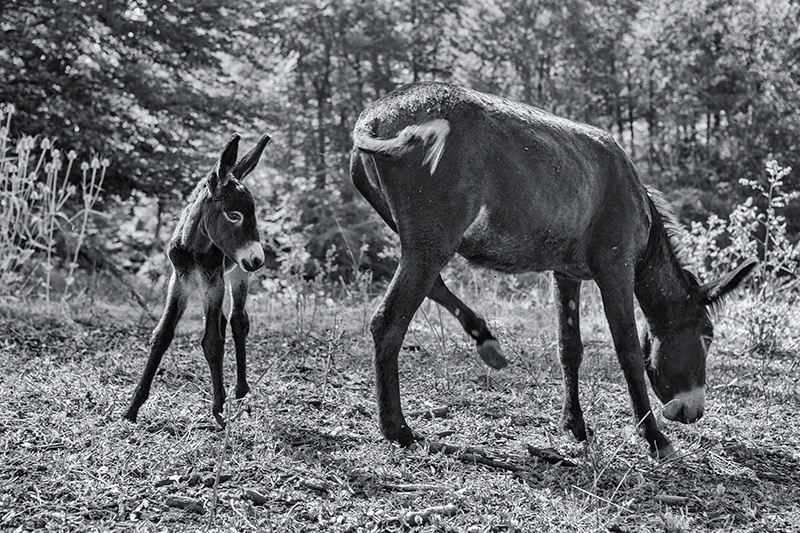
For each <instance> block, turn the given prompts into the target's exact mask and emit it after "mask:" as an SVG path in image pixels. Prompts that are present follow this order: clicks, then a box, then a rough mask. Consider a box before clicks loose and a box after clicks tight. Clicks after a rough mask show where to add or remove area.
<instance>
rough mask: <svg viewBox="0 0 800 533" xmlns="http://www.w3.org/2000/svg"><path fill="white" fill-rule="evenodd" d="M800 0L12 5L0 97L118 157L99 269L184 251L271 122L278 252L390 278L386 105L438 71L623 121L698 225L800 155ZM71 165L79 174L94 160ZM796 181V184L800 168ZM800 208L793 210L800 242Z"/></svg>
mask: <svg viewBox="0 0 800 533" xmlns="http://www.w3.org/2000/svg"><path fill="white" fill-rule="evenodd" d="M799 11H800V5H798V3H797V2H796V1H794V0H677V1H671V2H664V1H661V0H566V1H564V0H558V1H556V0H513V1H512V0H402V1H398V0H369V1H366V0H337V1H323V0H316V1H296V0H271V1H269V2H259V1H251V0H226V1H224V2H223V1H221V0H201V1H196V0H171V1H166V2H154V1H144V0H132V1H117V0H108V1H65V0H58V1H55V0H25V1H21V0H12V1H4V2H2V3H0V79H2V80H3V82H2V84H0V102H4V103H6V104H13V106H14V107H15V114H14V118H13V121H11V122H9V124H10V131H9V130H4V134H6V135H8V136H9V138H10V139H11V140H12V141H13V140H14V139H17V138H19V137H20V136H21V135H23V134H24V135H31V136H35V137H34V138H35V139H41V138H43V137H44V136H46V137H47V138H49V139H51V140H52V141H54V143H55V146H57V147H59V148H60V149H62V150H64V151H66V150H72V151H75V152H76V154H73V155H77V160H78V161H80V160H90V159H92V158H97V157H101V158H104V160H105V161H104V163H107V164H108V167H107V168H105V167H104V169H105V171H106V175H105V181H104V182H103V184H102V188H101V189H100V190H99V191H98V196H99V198H98V200H97V202H96V203H95V204H94V205H93V210H94V211H95V213H94V215H95V216H93V217H91V220H89V221H88V223H87V225H86V231H85V233H86V235H85V239H84V241H83V249H82V250H81V253H80V260H81V261H80V263H81V266H83V267H90V266H93V267H94V268H95V269H102V268H105V267H109V268H118V269H122V270H123V271H125V272H127V273H130V274H135V275H138V276H140V277H147V275H148V273H152V272H153V271H162V269H164V268H166V265H165V264H164V260H163V255H164V254H163V246H164V243H165V241H166V240H167V238H168V237H169V234H170V231H171V228H172V226H173V224H174V221H175V218H176V215H177V213H178V212H179V211H180V209H181V208H182V207H183V202H184V199H185V196H186V195H187V193H188V192H189V191H190V190H191V188H192V187H193V185H194V184H195V183H196V181H197V180H198V179H199V178H200V177H202V175H203V174H204V173H205V172H207V171H208V170H209V169H210V167H211V165H212V164H213V162H214V160H215V158H216V157H217V155H218V153H219V151H220V150H221V148H222V146H223V144H224V142H225V140H226V139H227V138H228V137H229V135H230V134H231V133H232V132H234V131H237V132H240V133H241V134H242V135H243V136H244V137H245V142H244V143H243V145H244V146H247V145H248V143H251V142H254V141H255V139H257V137H258V136H259V135H260V134H261V133H262V132H268V133H270V134H271V135H272V136H273V142H272V143H271V145H270V146H269V147H268V149H267V151H266V153H265V156H264V158H263V160H262V163H261V165H260V166H259V171H258V172H257V173H256V174H257V175H256V176H255V177H254V178H252V181H251V182H250V183H249V185H250V188H251V189H252V190H253V191H254V194H255V195H256V197H257V200H258V203H259V207H260V209H261V212H260V216H261V222H262V226H263V228H262V229H263V230H264V234H265V239H266V241H267V242H266V243H267V244H268V245H269V247H271V248H272V251H273V256H274V259H275V261H274V263H273V266H276V267H278V266H281V265H283V266H286V265H289V264H291V265H292V268H297V266H298V265H302V268H303V269H305V271H306V273H307V274H311V275H313V274H314V273H315V271H317V270H319V269H320V267H319V265H320V264H323V263H327V265H328V272H330V274H331V277H332V278H334V279H336V278H341V279H344V280H345V281H351V280H352V279H353V278H354V277H355V276H356V272H357V271H358V270H364V269H368V270H371V272H372V274H373V276H374V277H375V279H381V278H386V277H387V276H388V275H390V274H391V270H392V268H393V267H392V264H393V263H392V255H393V253H392V252H391V251H390V250H391V245H392V242H393V241H392V240H391V236H390V235H388V234H387V231H386V230H385V228H384V227H383V224H382V223H381V222H380V221H379V220H378V219H377V217H376V216H375V215H374V214H373V213H372V212H371V210H370V209H369V208H368V206H367V205H366V203H365V202H364V201H363V200H362V199H361V198H360V196H359V195H358V194H357V193H356V191H355V189H354V188H353V187H352V185H351V183H350V180H349V176H348V170H347V169H348V160H349V150H350V147H351V140H350V133H351V130H352V126H353V124H354V122H355V120H356V118H357V116H358V114H359V113H360V111H361V110H362V109H363V108H364V107H365V105H367V104H368V103H369V102H371V101H373V100H375V99H376V98H379V97H380V96H382V95H384V94H386V93H387V92H389V91H391V90H392V89H394V88H396V87H398V86H400V85H403V84H406V83H409V82H413V81H417V80H442V81H449V82H453V83H457V84H463V85H467V86H470V87H473V88H475V89H479V90H483V91H488V92H492V93H496V94H500V95H504V96H507V97H509V98H512V99H514V100H518V101H522V102H526V103H529V104H533V105H536V106H539V107H542V108H544V109H546V110H549V111H552V112H553V113H556V114H559V115H562V116H566V117H569V118H572V119H575V120H578V121H583V122H587V123H590V124H594V125H596V126H599V127H601V128H603V129H605V130H608V131H610V132H612V133H613V134H614V136H615V137H616V138H617V139H618V140H619V141H620V143H621V144H622V146H623V147H624V148H625V149H626V150H627V151H628V153H629V154H630V155H631V157H632V158H633V159H634V161H635V163H636V166H637V168H638V170H639V172H640V173H641V177H642V179H643V181H645V182H646V183H650V184H653V185H655V186H657V187H658V188H660V189H662V190H663V191H664V192H665V193H666V195H667V197H668V198H669V200H670V201H671V202H672V203H673V205H674V206H675V207H676V210H677V211H678V214H679V216H680V217H681V218H682V219H683V220H684V222H687V223H688V222H690V221H699V220H705V219H706V218H707V217H708V216H709V215H710V214H712V213H713V214H718V215H720V216H722V217H724V216H726V215H728V214H729V213H730V212H731V211H732V210H733V208H734V206H735V205H736V204H737V203H740V202H742V201H743V199H745V198H746V197H747V196H748V195H750V194H751V193H752V191H750V190H748V189H747V188H746V187H744V186H743V185H742V183H743V182H742V181H741V180H762V179H763V176H764V174H765V170H764V169H765V163H766V161H768V160H770V159H774V160H776V161H777V162H778V163H779V164H780V165H781V166H782V167H794V168H800V162H798V161H797V159H798V157H800V151H798V147H799V146H800V114H799V113H798V112H797V111H798V110H799V109H800V62H798V58H800V30H798V27H799V24H798V21H800V16H799V15H800V13H799ZM69 179H70V180H71V181H72V182H73V183H76V184H77V183H80V179H81V171H80V169H79V167H78V165H77V164H76V165H75V166H74V167H72V168H71V171H70V176H69ZM784 187H785V188H786V189H787V190H789V191H792V190H797V189H799V188H800V179H799V178H798V174H797V173H789V174H788V175H787V176H786V177H785V178H784ZM76 199H77V202H78V203H80V201H81V196H80V195H76V197H75V198H72V199H70V200H68V201H67V202H66V203H65V206H64V209H65V210H67V211H69V209H70V204H71V202H75V200H76ZM758 201H759V200H758V199H756V202H758ZM762 201H763V199H762ZM797 204H798V203H797V202H793V203H790V204H789V205H787V206H785V211H784V214H785V215H786V223H787V227H786V229H787V232H788V233H787V234H788V235H789V237H790V240H791V241H796V235H797V233H798V230H800V206H798V205H797ZM75 209H77V207H76V208H75ZM68 244H69V243H67V246H66V247H62V248H65V249H64V250H62V254H61V255H63V256H64V257H67V259H66V260H65V263H66V262H68V261H69V259H68V258H69V256H71V249H70V248H69V246H68ZM27 290H28V291H29V292H31V291H33V292H35V291H38V290H40V287H38V286H30V287H28V288H27Z"/></svg>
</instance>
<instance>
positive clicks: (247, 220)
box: [204, 134, 270, 272]
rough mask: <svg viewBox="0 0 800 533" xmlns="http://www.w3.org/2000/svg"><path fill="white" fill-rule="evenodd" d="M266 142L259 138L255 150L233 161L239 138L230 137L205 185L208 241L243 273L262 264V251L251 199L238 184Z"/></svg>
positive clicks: (267, 139) (245, 188) (264, 139)
mask: <svg viewBox="0 0 800 533" xmlns="http://www.w3.org/2000/svg"><path fill="white" fill-rule="evenodd" d="M269 140H270V137H269V135H263V136H262V137H261V139H260V140H259V141H258V144H257V145H256V146H255V148H253V149H252V150H251V151H250V152H249V153H248V154H247V155H245V156H243V157H242V158H241V159H239V160H238V161H237V159H236V156H237V152H238V148H239V135H238V134H234V135H233V136H232V137H231V139H230V140H229V141H228V144H227V146H226V147H225V150H223V152H222V155H221V156H220V158H219V161H217V164H216V165H215V166H214V169H213V170H212V171H211V173H210V174H209V175H208V178H207V182H206V183H207V186H208V190H209V192H210V201H209V202H207V203H206V206H205V211H206V212H205V214H204V218H205V230H206V232H207V233H208V237H209V238H210V239H211V241H212V242H213V243H214V244H215V245H216V246H217V247H218V248H219V249H220V250H222V252H223V253H224V254H225V256H227V257H228V259H230V260H231V261H233V262H235V263H236V264H237V265H239V266H240V267H241V268H242V270H245V271H247V272H252V271H255V270H258V269H259V268H260V267H261V265H263V264H264V249H263V248H262V246H261V242H260V240H259V236H258V227H257V225H256V209H255V203H254V202H253V196H252V195H251V194H250V191H249V190H248V189H247V187H246V186H245V185H244V184H243V183H242V180H243V179H244V178H245V176H247V175H248V174H249V173H250V172H251V171H252V170H253V169H254V168H255V166H256V165H257V164H258V160H259V158H260V157H261V152H263V151H264V147H265V146H266V145H267V143H268V142H269Z"/></svg>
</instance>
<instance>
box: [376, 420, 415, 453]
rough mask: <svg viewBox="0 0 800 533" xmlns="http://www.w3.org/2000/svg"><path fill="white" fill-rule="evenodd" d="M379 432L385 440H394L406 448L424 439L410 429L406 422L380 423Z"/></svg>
mask: <svg viewBox="0 0 800 533" xmlns="http://www.w3.org/2000/svg"><path fill="white" fill-rule="evenodd" d="M381 433H383V436H384V437H385V438H386V440H388V441H391V442H396V443H398V444H399V445H400V446H402V447H404V448H407V447H409V446H411V445H412V444H414V443H415V442H417V441H419V440H424V439H423V438H422V437H420V436H419V435H417V434H416V433H414V432H413V431H411V428H410V427H408V425H407V424H405V423H403V424H381Z"/></svg>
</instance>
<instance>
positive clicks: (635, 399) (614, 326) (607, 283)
mask: <svg viewBox="0 0 800 533" xmlns="http://www.w3.org/2000/svg"><path fill="white" fill-rule="evenodd" d="M625 274H626V272H624V271H622V270H618V271H617V272H615V273H613V274H612V275H609V276H595V281H596V282H597V286H598V287H599V288H600V295H601V296H602V298H603V310H604V311H605V313H606V318H607V319H608V325H609V328H610V329H611V336H612V338H613V339H614V348H615V349H616V351H617V359H618V360H619V364H620V367H622V373H623V374H624V375H625V381H626V382H627V384H628V394H630V397H631V404H632V406H633V416H634V421H635V422H636V423H637V424H641V426H640V428H639V432H640V433H641V434H643V436H644V438H645V439H646V440H647V442H648V443H649V444H650V455H651V456H653V457H655V458H661V459H663V458H666V457H670V456H672V455H675V449H674V448H673V447H672V444H671V443H670V441H669V439H668V438H667V437H666V436H665V435H664V434H663V433H662V432H661V430H660V429H659V428H658V422H656V419H655V417H654V416H653V412H652V409H651V407H650V398H649V397H648V395H647V385H646V384H645V381H644V379H645V378H644V376H645V368H644V352H643V351H642V347H641V345H640V344H639V336H638V334H637V332H636V321H635V318H634V312H633V309H634V307H633V272H629V273H627V274H628V275H627V276H626V275H625ZM626 281H627V282H626Z"/></svg>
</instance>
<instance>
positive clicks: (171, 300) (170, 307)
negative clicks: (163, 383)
mask: <svg viewBox="0 0 800 533" xmlns="http://www.w3.org/2000/svg"><path fill="white" fill-rule="evenodd" d="M190 276H191V273H190V272H187V271H183V270H178V269H175V268H173V271H172V276H171V277H170V280H169V291H168V292H167V302H166V304H165V305H164V312H163V313H162V314H161V320H159V321H158V325H157V326H156V327H155V329H154V330H153V334H152V335H151V337H150V355H149V356H148V358H147V364H146V365H145V367H144V372H143V373H142V377H141V379H140V380H139V384H138V385H137V386H136V390H135V391H134V393H133V398H132V399H131V403H130V405H129V406H128V410H127V411H125V414H124V415H122V416H123V418H126V419H128V420H130V421H131V422H136V417H137V416H138V415H139V408H140V407H141V406H142V404H143V403H144V402H145V400H147V397H148V396H150V386H151V385H152V383H153V378H154V377H155V375H156V371H157V370H158V365H159V364H161V357H162V356H163V355H164V352H166V351H167V348H169V345H170V344H171V343H172V339H173V338H174V337H175V327H176V326H177V325H178V322H179V321H180V319H181V316H183V312H184V311H185V310H186V301H187V299H188V298H189V293H190V290H191V287H192V283H191V282H187V280H188V279H189V278H190Z"/></svg>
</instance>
